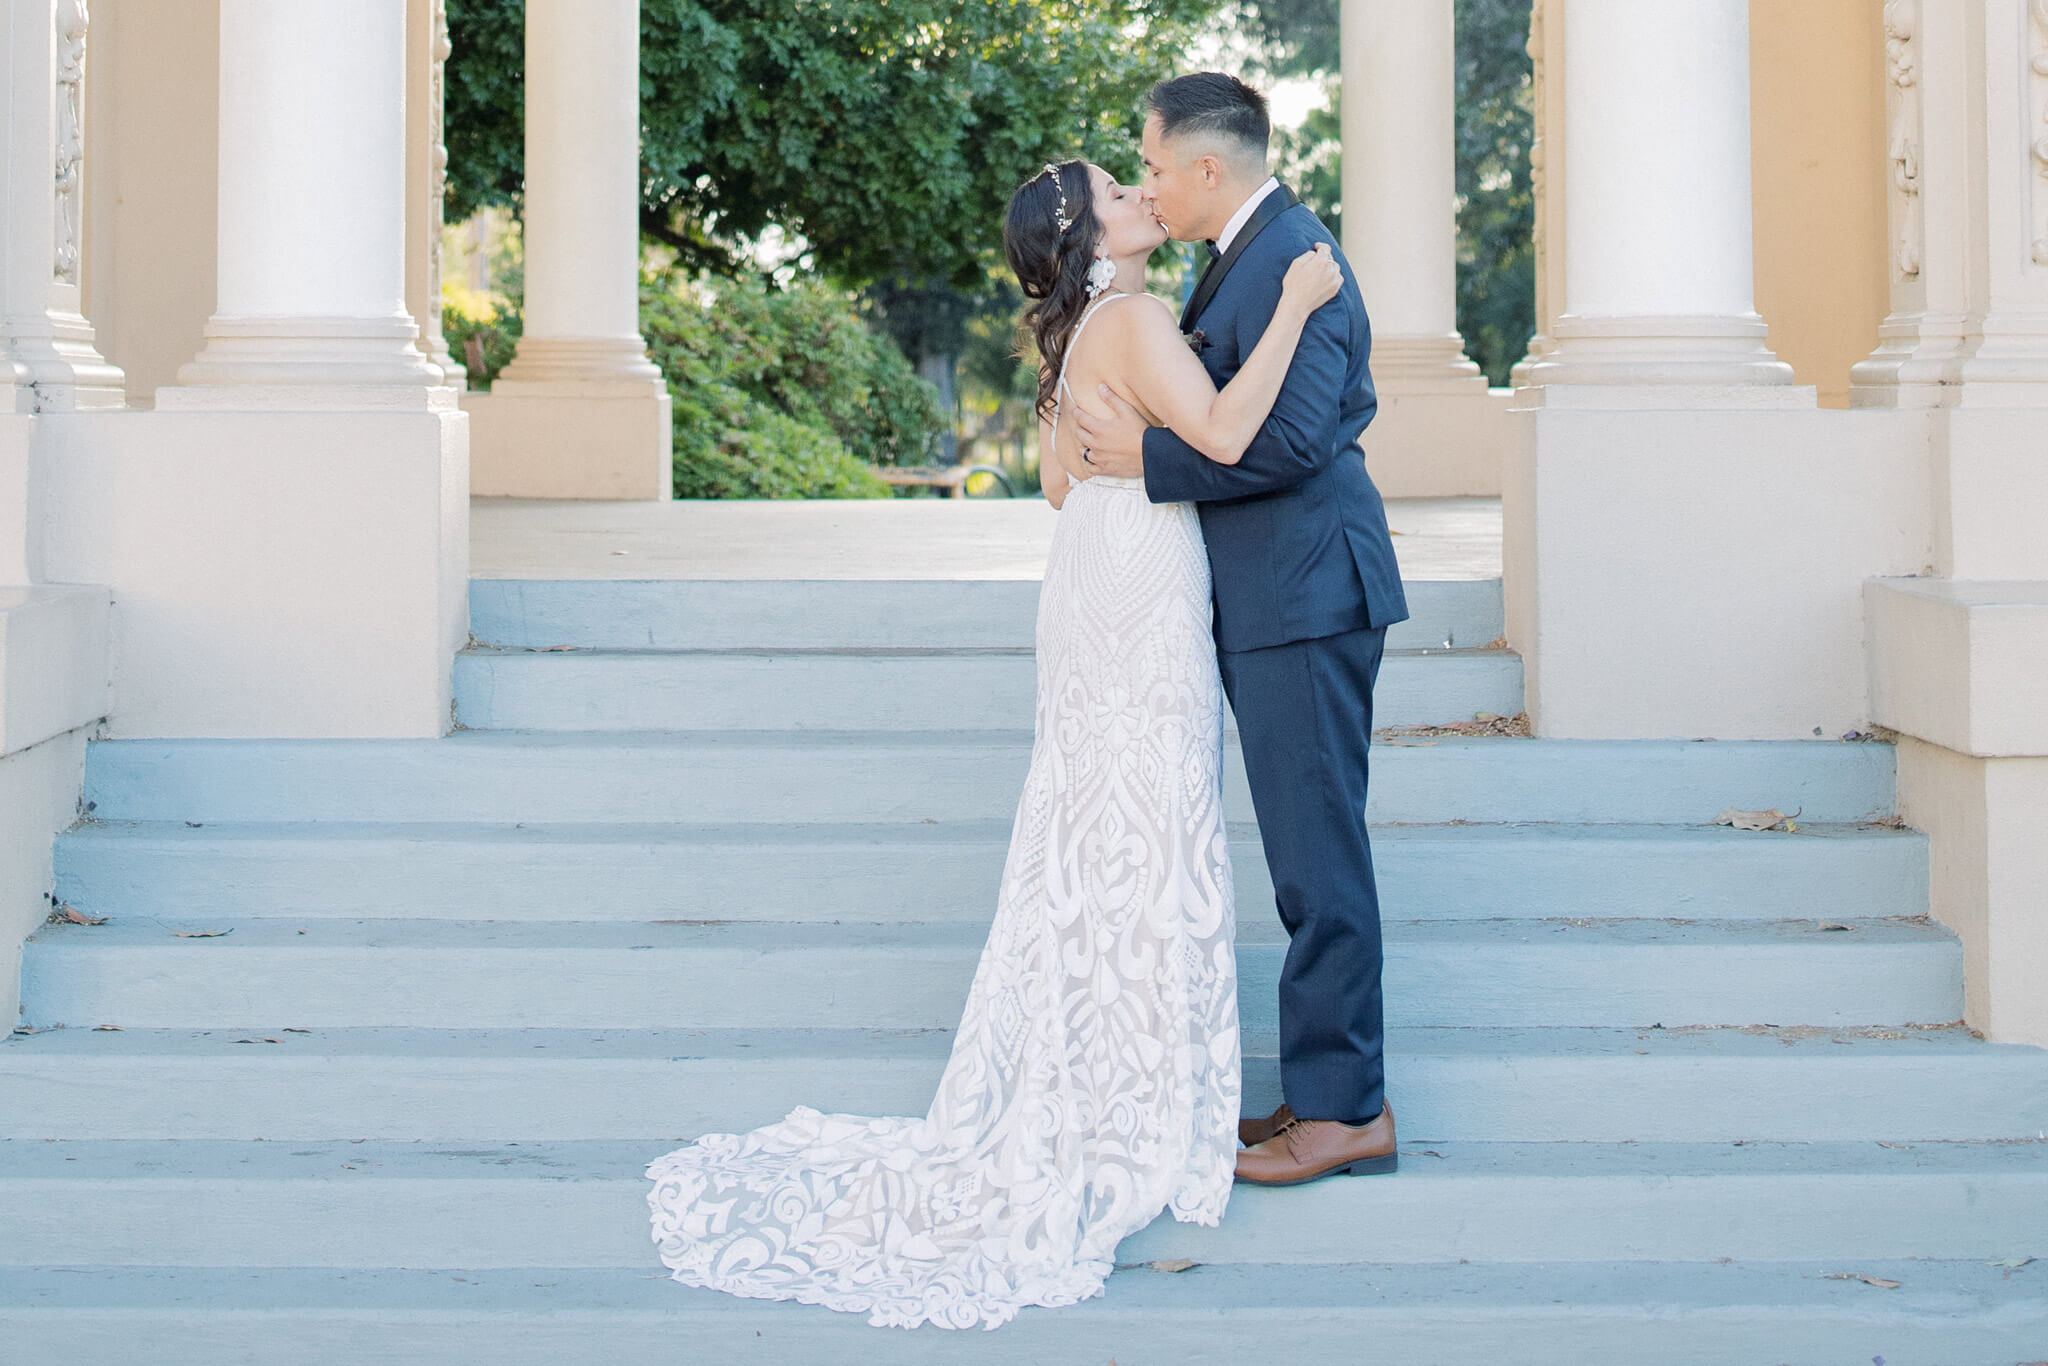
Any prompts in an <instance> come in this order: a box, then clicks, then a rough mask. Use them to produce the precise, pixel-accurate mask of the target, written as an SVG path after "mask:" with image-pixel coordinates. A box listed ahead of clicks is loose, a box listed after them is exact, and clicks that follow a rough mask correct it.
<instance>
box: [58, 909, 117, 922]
mask: <svg viewBox="0 0 2048 1366" xmlns="http://www.w3.org/2000/svg"><path fill="white" fill-rule="evenodd" d="M50 919H52V920H61V921H63V922H64V923H65V924H67V925H104V924H106V923H107V918H106V917H105V916H103V915H87V914H86V913H85V912H84V911H81V910H79V909H78V908H77V907H76V906H59V907H58V908H57V909H56V910H55V911H53V912H52V913H51V915H50Z"/></svg>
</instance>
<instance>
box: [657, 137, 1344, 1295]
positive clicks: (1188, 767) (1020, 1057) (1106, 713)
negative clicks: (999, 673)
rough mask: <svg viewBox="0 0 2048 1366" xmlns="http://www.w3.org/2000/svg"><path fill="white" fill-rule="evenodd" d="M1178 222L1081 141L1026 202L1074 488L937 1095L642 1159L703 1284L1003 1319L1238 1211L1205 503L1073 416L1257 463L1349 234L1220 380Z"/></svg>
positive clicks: (1094, 1281)
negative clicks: (1156, 1227)
mask: <svg viewBox="0 0 2048 1366" xmlns="http://www.w3.org/2000/svg"><path fill="white" fill-rule="evenodd" d="M1165 239H1166V230H1165V228H1164V227H1162V226H1161V224H1160V223H1159V222H1158V220H1157V219H1156V218H1155V217H1154V216H1153V214H1152V213H1151V211H1150V210H1149V208H1148V207H1147V206H1146V205H1145V203H1144V202H1143V201H1142V200H1141V199H1140V197H1139V194H1138V191H1137V190H1136V189H1135V188H1134V187H1130V186H1123V185H1119V184H1117V182H1116V181H1115V179H1114V178H1112V177H1111V176H1110V175H1109V173H1108V172H1106V171H1104V170H1102V169H1101V168H1100V167H1098V166H1093V165H1089V164H1087V163H1085V162H1080V161H1069V162H1065V163H1062V164H1060V165H1058V166H1047V167H1046V168H1045V170H1044V171H1042V172H1041V173H1039V174H1038V175H1036V176H1034V177H1032V179H1030V180H1029V181H1026V182H1025V183H1024V185H1023V186H1021V187H1020V188H1019V189H1018V190H1017V192H1016V194H1015V195H1014V196H1012V198H1011V200H1010V207H1009V213H1008V218H1007V222H1006V224H1005V228H1004V243H1003V245H1004V249H1005V251H1006V253H1007V255H1008V257H1009V262H1010V265H1011V267H1012V269H1014V270H1015V271H1016V273H1017V279H1018V281H1019V283H1020V284H1021V285H1022V287H1023V290H1024V293H1025V294H1026V295H1027V296H1028V297H1029V298H1031V299H1032V300H1033V301H1034V302H1033V303H1032V305H1031V307H1030V309H1029V310H1028V311H1027V313H1026V319H1027V321H1028V323H1029V324H1030V326H1031V328H1032V331H1033V333H1034V335H1035V337H1036V339H1037V344H1038V351H1039V355H1040V357H1041V360H1042V367H1043V368H1042V369H1041V371H1040V376H1039V386H1038V412H1039V416H1040V432H1039V436H1040V439H1039V450H1040V452H1041V457H1040V474H1041V480H1042V482H1043V485H1044V488H1045V492H1046V496H1047V498H1048V499H1049V500H1050V501H1051V502H1052V504H1053V506H1055V507H1059V508H1063V509H1064V511H1063V514H1062V516H1061V518H1060V523H1059V526H1058V528H1057V530H1056V532H1055V534H1054V536H1053V542H1052V551H1051V556H1050V559H1049V561H1048V563H1047V565H1046V570H1045V583H1044V587H1043V589H1042V590H1041V593H1040V597H1039V606H1038V629H1037V660H1038V701H1037V719H1036V728H1035V733H1034V739H1033V744H1032V750H1031V767H1030V772H1029V775H1028V776H1027V777H1026V779H1025V782H1024V794H1023V798H1022V800H1021V801H1020V802H1019V803H1018V807H1017V818H1016V824H1015V826H1014V828H1013V831H1012V834H1011V842H1010V851H1009V857H1008V861H1007V863H1006V866H1005V868H1004V871H1003V882H1002V889H1001V891H1000V892H999V893H998V895H997V899H996V911H995V920H994V923H993V924H992V925H991V926H990V929H989V936H988V943H987V946H986V947H985V948H984V949H983V951H982V956H981V961H980V965H979V966H978V967H977V969H976V971H975V975H974V984H973V987H972V989H971V991H970V994H969V996H968V1000H967V1009H966V1014H965V1015H964V1016H963V1018H962V1019H961V1021H960V1028H959V1031H958V1033H957V1034H956V1035H955V1037H954V1042H953V1050H952V1056H951V1058H950V1060H949V1061H948V1062H947V1064H946V1070H945V1073H944V1075H943V1077H942V1078H941V1079H940V1082H939V1089H938V1095H937V1096H936V1097H935V1098H934V1099H933V1101H932V1106H931V1109H930V1111H929V1112H928V1113H927V1114H926V1115H924V1117H922V1118H909V1117H905V1118H889V1119H870V1118H865V1117H860V1116H854V1115H827V1114H821V1113H819V1112H818V1111H816V1110H813V1109H809V1108H807V1107H799V1108H798V1109H796V1110H793V1111H791V1112H790V1114H789V1116H788V1117H787V1118H786V1119H784V1120H782V1121H781V1122H780V1123H777V1124H771V1125H769V1126H767V1127H766V1128H762V1129H756V1130H754V1131H753V1132H752V1133H746V1134H737V1135H734V1134H708V1135H706V1136H705V1137H703V1138H701V1139H699V1140H698V1141H697V1142H695V1143H693V1144H691V1145H690V1146H688V1147H686V1148H681V1149H679V1150H677V1151H675V1152H672V1153H669V1154H667V1155H666V1156H664V1157H661V1158H658V1159H656V1160H655V1161H654V1162H652V1163H650V1164H649V1165H648V1168H647V1175H648V1176H649V1177H650V1178H651V1179H652V1180H653V1182H654V1187H653V1190H652V1191H651V1192H650V1193H649V1196H648V1204H649V1206H650V1208H651V1210H652V1214H653V1226H654V1228H653V1231H654V1240H655V1242H656V1243H657V1245H658V1247H659V1250H660V1255H661V1259H662V1261H663V1262H664V1263H665V1264H666V1265H667V1266H668V1267H669V1268H670V1269H671V1270H672V1271H673V1273H674V1277H675V1279H676V1280H678V1281H681V1282H683V1283H684V1284H686V1285H697V1286H708V1287H711V1288H712V1289H716V1290H723V1291H727V1292H729V1293H731V1294H734V1295H743V1296H747V1297H751V1298H758V1299H785V1300H800V1301H803V1302H805V1303H808V1304H822V1305H825V1306H828V1307H830V1308H833V1309H840V1310H847V1311H851V1312H855V1313H865V1314H867V1315H869V1322H870V1323H873V1324H876V1325H880V1326H894V1327H902V1328H914V1327H916V1326H918V1325H919V1324H922V1323H933V1324H937V1325H939V1326H941V1327H946V1328H970V1327H984V1328H994V1327H997V1326H998V1325H1000V1324H1002V1323H1004V1322H1007V1321H1008V1320H1009V1319H1011V1318H1012V1317H1014V1316H1015V1315H1016V1313H1017V1310H1018V1309H1019V1308H1020V1307H1022V1306H1024V1305H1064V1304H1072V1303H1074V1302H1076V1301H1078V1300H1083V1299H1087V1298H1089V1297H1091V1296H1094V1295H1098V1294H1100V1293H1101V1292H1102V1286H1103V1281H1104V1280H1105V1279H1106V1278H1107V1276H1108V1275H1109V1272H1110V1268H1111V1264H1112V1260H1113V1257H1114V1254H1115V1252H1116V1247H1117V1244H1118V1243H1119V1242H1121V1241H1122V1240H1123V1239H1124V1238H1125V1237H1127V1236H1128V1235H1130V1234H1132V1233H1134V1232H1136V1231H1137V1230H1138V1229H1140V1228H1143V1227H1144V1226H1145V1225H1146V1224H1148V1223H1150V1222H1151V1221H1152V1220H1153V1219H1154V1218H1155V1217H1156V1216H1157V1215H1158V1214H1159V1213H1160V1211H1161V1210H1171V1211H1172V1212H1173V1216H1174V1218H1176V1219H1179V1220H1182V1221H1185V1222H1193V1223H1199V1224H1210V1225H1213V1224H1215V1223H1217V1222H1218V1221H1219V1220H1220V1219H1221V1218H1222V1215H1223V1208H1224V1205H1225V1203H1226V1202H1227V1200H1228V1199H1229V1196H1230V1188H1231V1179H1232V1171H1233V1167H1234V1164H1235V1160H1236V1151H1237V1120H1238V1066H1239V1057H1238V1037H1237V973H1236V960H1235V955H1234V951H1233V946H1232V932H1233V923H1234V912H1233V905H1232V900H1231V881H1230V863H1229V855H1228V850H1227V846H1226V843H1225V835H1224V827H1223V811H1222V800H1221V793H1220V777H1221V767H1222V735H1223V694H1222V687H1221V684H1220V682H1219V680H1218V675H1217V667H1216V656H1215V644H1214V641H1213V639H1212V637H1211V635H1210V611H1211V608H1210V586H1209V563H1208V559H1207V557H1206V555H1205V554H1204V551H1203V545H1202V534H1201V526H1200V523H1199V522H1198V520H1197V518H1196V514H1195V510H1194V508H1193V506H1192V505H1191V504H1187V503H1167V504H1153V503H1152V502H1150V501H1148V500H1147V498H1146V497H1145V494H1144V489H1143V481H1142V480H1139V479H1112V478H1107V477H1102V476H1097V477H1094V478H1085V477H1078V476H1081V475H1085V473H1086V470H1087V464H1086V460H1085V455H1084V452H1083V451H1082V450H1081V448H1080V445H1079V439H1078V436H1077V434H1076V431H1075V428H1074V425H1073V423H1072V421H1071V418H1069V420H1067V421H1064V422H1063V421H1062V420H1061V419H1062V417H1063V416H1066V415H1065V414H1063V412H1062V408H1063V406H1064V405H1065V404H1066V403H1068V402H1069V401H1070V400H1071V397H1072V392H1073V390H1074V389H1075V388H1082V389H1084V390H1087V389H1090V387H1091V386H1093V385H1095V384H1098V383H1101V384H1107V385H1108V386H1109V387H1110V388H1111V389H1112V390H1114V391H1115V392H1117V393H1118V394H1120V395H1121V396H1122V397H1123V398H1124V399H1125V400H1126V401H1128V402H1130V403H1131V404H1133V405H1134V406H1136V407H1137V408H1138V409H1139V410H1140V411H1142V412H1143V413H1145V414H1146V417H1147V420H1148V421H1150V422H1152V423H1153V424H1154V425H1164V426H1170V427H1172V428H1173V430H1174V431H1176V432H1178V433H1179V434H1180V435H1181V436H1182V437H1183V438H1185V439H1186V440H1188V441H1189V442H1190V443H1192V444H1193V445H1195V446H1196V447H1198V448H1199V449H1200V450H1201V451H1202V452H1203V453H1204V454H1205V455H1207V456H1208V457H1209V458H1211V459H1214V460H1216V461H1219V462H1222V463H1225V464H1230V463H1234V462H1236V461H1237V459H1238V458H1239V457H1240V456H1241V455H1242V454H1243V452H1244V449H1245V447H1246V446H1247V445H1248V444H1249V443H1250V441H1251V439H1252V437H1253V435H1254V434H1255V433H1256V432H1257V431H1258V428H1259V426H1260V424H1261V423H1262V422H1263V421H1264V420H1265V418H1266V415H1267V413H1268V411H1269V410H1270V409H1271V408H1272V406H1273V401H1274V398H1275V397H1276V395H1277V394H1278V393H1279V391H1280V386H1281V381H1282V380H1283V379H1284V378H1285V376H1286V373H1287V368H1288V365H1289V363H1290V361H1291V360H1292V359H1293V355H1294V350H1295V347H1296V345H1297V343H1298V342H1299V341H1300V337H1301V331H1302V326H1303V324H1304V323H1305V322H1306V321H1307V319H1308V316H1309V314H1310V313H1311V312H1312V311H1314V310H1315V309H1316V308H1317V307H1319V306H1321V305H1322V304H1323V303H1325V302H1327V301H1328V300H1330V299H1332V298H1334V297H1335V296H1336V294H1337V292H1338V287H1339V284H1340V280H1341V275H1340V272H1339V269H1338V267H1337V265H1336V263H1335V261H1334V260H1333V259H1332V257H1331V255H1330V253H1329V251H1328V249H1327V248H1326V247H1318V248H1316V249H1315V250H1314V251H1311V252H1307V253H1304V254H1303V255H1302V256H1301V257H1300V258H1299V259H1298V260H1296V261H1295V262H1294V264H1293V266H1292V267H1291V268H1290V269H1289V271H1288V273H1287V277H1286V281H1285V285H1284V287H1283V290H1282V297H1281V302H1280V307H1279V310H1278V312H1277V313H1276V314H1275V315H1274V319H1273V323H1272V325H1271V327H1270V328H1269V329H1268V330H1267V331H1266V333H1265V335H1264V338H1263V339H1262V340H1261V341H1260V342H1259V344H1258V346H1257V347H1256V348H1255V349H1254V351H1253V353H1252V355H1251V356H1250V358H1249V359H1248V360H1247V361H1246V363H1245V365H1244V368H1243V369H1242V370H1241V371H1239V372H1238V374H1237V375H1236V377H1235V378H1233V379H1232V380H1231V381H1230V383H1229V384H1228V385H1227V386H1226V387H1225V388H1224V389H1223V391H1222V392H1221V393H1218V392H1217V391H1216V388H1215V386H1214V384H1213V383H1212V382H1211V381H1210V379H1209V376H1208V374H1207V372H1206V371H1205V370H1204V369H1203V368H1202V365H1201V363H1200V361H1198V360H1197V359H1196V358H1195V356H1194V355H1193V353H1192V352H1190V351H1189V349H1188V343H1187V341H1186V339H1184V338H1183V337H1182V336H1181V334H1180V332H1179V330H1178V328H1177V327H1176V325H1175V323H1174V320H1173V317H1172V316H1171V314H1170V313H1169V311H1168V310H1167V309H1166V308H1165V307H1164V306H1163V303H1162V301H1160V300H1158V299H1155V298H1151V297H1149V296H1146V295H1145V294H1144V292H1143V291H1144V279H1145V263H1146V261H1147V260H1148V259H1149V258H1150V257H1151V255H1152V253H1153V251H1154V250H1155V249H1156V248H1157V247H1158V246H1159V245H1160V243H1161V242H1163V241H1165ZM1124 300H1130V301H1131V302H1128V303H1126V302H1123V301H1124ZM1098 317H1099V318H1100V321H1099V322H1098V321H1096V320H1097V319H1098ZM1091 323H1093V324H1094V326H1093V327H1092V329H1091V327H1090V324H1091ZM1070 380H1071V382H1070ZM1070 471H1072V472H1074V474H1073V475H1072V476H1070V473H1069V472H1070Z"/></svg>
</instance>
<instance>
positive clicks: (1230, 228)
mask: <svg viewBox="0 0 2048 1366" xmlns="http://www.w3.org/2000/svg"><path fill="white" fill-rule="evenodd" d="M1279 188H1280V182H1279V181H1277V180H1275V179H1274V178H1273V177H1272V176H1267V177H1266V183H1265V184H1263V185H1261V186H1259V188H1258V189H1256V190H1253V191H1252V193H1251V198H1249V199H1247V200H1245V202H1244V203H1242V204H1240V205H1238V206H1237V212H1236V213H1234V214H1232V215H1230V221H1229V222H1228V223H1225V224H1224V225H1223V231H1222V232H1219V233H1217V234H1216V253H1217V255H1219V256H1220V255H1222V254H1223V253H1224V252H1226V251H1229V250H1230V244H1231V243H1232V242H1234V241H1236V240H1237V235H1238V233H1240V232H1242V231H1243V230H1244V225H1245V224H1246V223H1249V222H1250V221H1251V217H1252V214H1253V213H1254V212H1256V211H1257V210H1258V207H1259V204H1260V203H1261V201H1263V200H1264V199H1265V197H1266V196H1267V195H1269V194H1272V193H1274V192H1275V191H1276V190H1278V189H1279Z"/></svg>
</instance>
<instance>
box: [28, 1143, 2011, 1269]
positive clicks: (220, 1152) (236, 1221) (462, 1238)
mask: <svg viewBox="0 0 2048 1366" xmlns="http://www.w3.org/2000/svg"><path fill="white" fill-rule="evenodd" d="M668 1146H670V1145H668V1144H666V1143H665V1142H648V1141H645V1140H639V1141H614V1140H603V1141H598V1140H593V1141H588V1142H578V1143H541V1142H535V1143H517V1144H507V1143H486V1142H464V1143H459V1144H432V1143H387V1142H380V1141H375V1140H368V1141H364V1142H348V1141H333V1140H328V1141H304V1142H296V1141H295V1142H246V1143H235V1142H211V1141H204V1140H191V1141H184V1142H171V1143H153V1142H144V1141H134V1140H128V1141H115V1142H93V1141H87V1142H56V1143H42V1142H28V1143H23V1142H8V1143H4V1144H0V1227H4V1228H7V1229H9V1230H10V1231H11V1234H12V1236H10V1237H9V1238H8V1239H7V1240H6V1241H5V1242H0V1265H51V1264H55V1265H66V1264H95V1263H96V1264H102V1265H105V1264H113V1265H149V1266H254V1267H271V1266H275V1267H287V1266H301V1267H304V1266H334V1267H346V1266H366V1267H376V1266H385V1267H394V1266H398V1267H403V1266H411V1267H425V1266H443V1267H493V1266H495V1267H514V1266H582V1267H609V1266H636V1265H645V1264H647V1261H648V1258H649V1253H650V1251H651V1244H650V1238H649V1231H648V1224H647V1216H646V1198H647V1189H648V1185H647V1182H646V1180H645V1178H644V1177H643V1175H642V1168H643V1166H644V1164H645V1163H646V1162H647V1161H648V1160H650V1159H651V1158H653V1157H656V1156H659V1155H660V1154H661V1153H662V1152H663V1151H665V1150H666V1148H667V1147H668ZM2043 1146H2048V1145H2041V1144H2032V1143H2028V1144H2019V1143H1967V1144H1944V1143H1911V1144H1907V1145H1905V1146H1902V1147H1896V1148H1887V1147H1883V1146H1881V1145H1879V1144H1877V1143H1874V1142H1858V1143H1795V1144H1775V1143H1747V1144H1734V1143H1641V1142H1637V1143H1617V1144H1604V1143H1454V1142H1449V1141H1435V1142H1429V1143H1427V1144H1421V1143H1416V1144H1405V1145H1404V1153H1403V1160H1402V1164H1401V1171H1400V1173H1399V1174H1398V1175H1397V1176H1396V1177H1394V1178H1391V1179H1386V1178H1368V1177H1358V1178H1352V1179H1350V1180H1337V1181H1331V1182H1327V1183H1323V1184H1319V1185H1315V1186H1309V1187H1303V1188H1298V1189H1292V1190H1260V1189H1256V1188H1251V1189H1241V1190H1239V1191H1237V1192H1236V1193H1235V1194H1233V1196H1232V1198H1231V1201H1230V1208H1229V1210H1228V1212H1227V1213H1226V1215H1225V1216H1224V1220H1223V1223H1222V1225H1221V1227H1219V1228H1213V1229H1205V1228H1200V1227H1197V1226H1191V1225H1184V1224H1177V1223H1175V1222H1174V1221H1173V1220H1171V1219H1170V1218H1169V1219H1164V1220H1162V1221H1160V1222H1156V1223H1154V1224H1153V1225H1151V1226H1150V1227H1148V1228H1146V1229H1144V1230H1143V1231H1141V1232H1139V1233H1137V1234H1135V1235H1133V1236H1132V1237H1131V1238H1129V1239H1127V1240H1126V1241H1125V1242H1124V1244H1123V1245H1122V1246H1121V1247H1120V1248H1119V1249H1118V1254H1117V1255H1118V1260H1119V1261H1149V1260H1155V1259H1157V1260H1165V1259H1172V1258H1179V1257H1187V1258H1191V1259H1193V1260H1195V1261H1199V1262H1204V1263H1210V1264H1217V1263H1226V1262H1253V1263H1258V1262H1294V1263H1300V1264H1314V1263H1330V1262H1344V1261H1349V1260H1354V1259H1356V1258H1357V1257H1358V1255H1359V1254H1360V1251H1361V1249H1362V1248H1364V1247H1366V1246H1370V1248H1371V1249H1372V1255H1373V1256H1375V1257H1377V1258H1379V1259H1381V1260H1384V1261H1393V1262H1456V1261H1459V1260H1460V1259H1470V1260H1473V1261H1491V1262H1517V1261H1545V1260H1553V1259H1554V1260H1565V1261H1629V1260H1638V1259H1640V1260H1652V1261H1711V1260H1713V1259H1715V1258H1718V1257H1730V1258H1737V1259H1753V1260H1758V1261H1812V1260H1823V1259H1845V1260H1846V1259H1865V1258H1873V1259H1890V1258H1909V1257H1930V1258H1940V1259H1961V1258H1981V1259H1987V1260H1988V1259H1994V1258H2005V1257H2012V1256H2015V1255H2028V1256H2031V1255H2033V1253H2034V1252H2035V1251H2039V1250H2040V1249H2041V1244H2042V1241H2043V1239H2044V1238H2048V1162H2044V1161H2043V1160H2042V1154H2041V1152H2040V1151H2039V1149H2040V1148H2041V1147H2043ZM197 1211H204V1217H198V1218H196V1217H194V1215H195V1212H197Z"/></svg>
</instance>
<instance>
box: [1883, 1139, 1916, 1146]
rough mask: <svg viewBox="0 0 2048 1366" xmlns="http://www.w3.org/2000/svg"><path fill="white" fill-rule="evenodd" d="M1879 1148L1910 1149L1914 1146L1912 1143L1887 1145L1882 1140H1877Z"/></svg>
mask: <svg viewBox="0 0 2048 1366" xmlns="http://www.w3.org/2000/svg"><path fill="white" fill-rule="evenodd" d="M1877 1146H1878V1147H1880V1148H1910V1147H1912V1146H1913V1145H1912V1144H1910V1143H1887V1142H1885V1141H1884V1140H1883V1139H1881V1138H1880V1139H1879V1140H1877Z"/></svg>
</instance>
